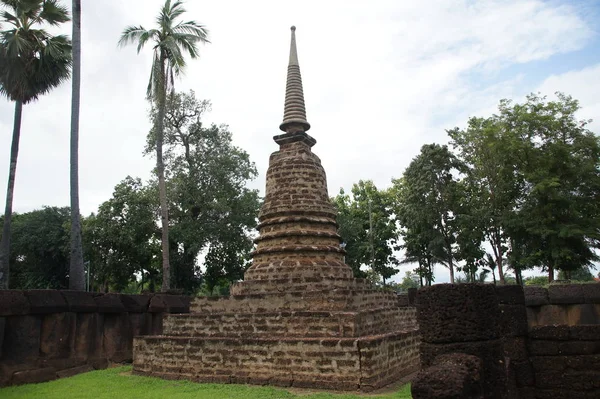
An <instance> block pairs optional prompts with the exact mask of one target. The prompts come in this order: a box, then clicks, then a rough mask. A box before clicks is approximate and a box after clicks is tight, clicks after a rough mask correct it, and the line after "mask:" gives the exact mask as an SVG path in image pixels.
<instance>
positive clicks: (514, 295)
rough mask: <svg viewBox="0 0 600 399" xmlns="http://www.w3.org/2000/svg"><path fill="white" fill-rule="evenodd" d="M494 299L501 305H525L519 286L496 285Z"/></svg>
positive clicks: (523, 295)
mask: <svg viewBox="0 0 600 399" xmlns="http://www.w3.org/2000/svg"><path fill="white" fill-rule="evenodd" d="M495 288H496V297H497V298H498V303H499V304H502V305H525V294H524V292H523V287H522V286H520V285H496V286H495Z"/></svg>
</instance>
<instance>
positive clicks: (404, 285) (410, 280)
mask: <svg viewBox="0 0 600 399" xmlns="http://www.w3.org/2000/svg"><path fill="white" fill-rule="evenodd" d="M419 278H420V277H419V275H418V274H417V273H414V272H410V271H409V272H406V273H405V274H404V278H403V279H402V281H401V282H400V284H399V285H398V287H399V288H400V289H401V290H402V291H404V292H406V291H408V289H409V288H419Z"/></svg>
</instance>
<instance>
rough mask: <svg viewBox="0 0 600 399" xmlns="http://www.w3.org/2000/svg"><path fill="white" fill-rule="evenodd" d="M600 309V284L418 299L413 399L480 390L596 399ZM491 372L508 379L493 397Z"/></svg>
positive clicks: (433, 292)
mask: <svg viewBox="0 0 600 399" xmlns="http://www.w3.org/2000/svg"><path fill="white" fill-rule="evenodd" d="M490 290H491V291H490ZM486 291H489V292H486ZM492 291H494V292H495V302H496V303H495V304H493V303H492V302H491V298H492V297H491V292H492ZM458 294H460V295H458ZM461 297H462V299H461ZM599 304H600V284H583V285H582V284H577V285H575V284H573V285H552V286H550V288H548V289H544V288H541V287H525V290H523V288H522V287H520V286H498V287H495V288H494V287H493V286H491V285H488V286H483V285H472V284H468V285H463V286H462V287H461V286H460V285H459V286H453V285H449V284H448V285H439V286H434V287H431V288H427V289H424V290H421V291H419V294H418V301H417V306H418V313H417V315H418V321H419V326H420V331H421V332H422V334H423V343H422V344H421V364H422V366H423V370H422V371H421V372H420V373H419V375H418V376H417V379H416V380H415V381H414V382H413V397H414V398H415V399H423V398H428V399H432V398H438V399H441V398H454V397H461V398H479V397H481V390H482V389H483V390H484V397H486V398H487V397H501V398H511V399H512V398H521V399H529V398H531V399H533V398H537V399H546V398H547V399H550V398H552V399H561V398H568V399H571V398H583V399H587V398H590V399H591V398H600V324H599V322H598V306H599ZM477 314H478V315H479V316H478V317H479V318H474V315H477ZM494 320H496V321H494ZM473 356H475V357H474V358H473ZM486 364H488V366H486ZM490 365H491V366H490ZM486 368H487V370H488V371H486ZM450 371H454V372H452V373H451V372H450ZM489 371H492V372H493V374H494V375H501V376H506V381H505V386H504V387H502V381H498V380H496V381H492V382H493V385H492V387H494V389H496V390H495V391H494V392H493V393H490V392H488V393H485V390H486V385H489V380H488V378H489V377H490V376H491V374H489ZM488 388H489V386H488ZM453 395H454V396H453Z"/></svg>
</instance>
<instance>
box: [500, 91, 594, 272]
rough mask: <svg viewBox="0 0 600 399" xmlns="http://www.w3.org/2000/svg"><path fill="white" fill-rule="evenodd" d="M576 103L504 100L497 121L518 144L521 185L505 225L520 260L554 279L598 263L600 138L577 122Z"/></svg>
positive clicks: (534, 97)
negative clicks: (557, 272)
mask: <svg viewBox="0 0 600 399" xmlns="http://www.w3.org/2000/svg"><path fill="white" fill-rule="evenodd" d="M579 108H580V107H579V103H578V102H577V101H576V100H574V99H573V98H571V97H570V96H566V95H564V94H561V93H557V100H555V101H548V100H547V98H546V97H540V96H537V95H530V96H528V97H527V101H526V102H525V103H523V104H512V103H510V102H508V101H504V102H502V103H501V105H500V117H501V119H502V121H503V122H504V124H505V125H506V126H508V127H510V130H511V131H512V132H513V134H514V135H516V136H517V138H518V139H519V140H520V146H519V147H517V150H516V151H515V153H516V155H517V156H519V157H520V159H521V162H520V168H521V174H522V175H523V178H524V181H525V182H526V184H525V185H524V188H523V196H522V200H521V202H520V203H519V206H518V208H517V212H516V213H515V216H514V218H513V219H512V220H511V221H510V227H511V229H512V233H513V234H512V235H513V236H514V238H515V239H519V242H516V245H515V247H517V246H518V247H519V248H520V249H521V251H523V249H525V250H526V252H525V253H523V254H521V255H522V257H523V259H524V260H525V261H526V262H527V263H528V264H529V265H539V266H542V267H543V268H544V269H545V270H547V271H548V274H549V280H550V281H552V280H554V271H555V270H562V271H564V272H566V273H567V274H568V273H569V272H570V271H572V270H578V269H580V268H581V267H587V266H590V265H591V264H592V262H594V261H596V260H598V256H597V255H596V254H595V252H594V247H596V248H597V247H598V243H599V242H600V204H599V203H598V198H599V197H600V139H599V138H598V136H596V135H594V134H593V133H592V132H591V131H589V130H588V129H587V128H586V125H587V123H588V122H589V121H581V120H578V119H577V118H576V113H577V111H578V110H579ZM513 249H514V248H513Z"/></svg>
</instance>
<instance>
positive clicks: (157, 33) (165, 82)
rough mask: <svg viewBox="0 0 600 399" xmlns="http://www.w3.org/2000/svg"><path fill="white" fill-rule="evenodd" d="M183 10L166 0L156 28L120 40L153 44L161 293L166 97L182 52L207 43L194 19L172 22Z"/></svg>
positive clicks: (165, 247)
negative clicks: (160, 234)
mask: <svg viewBox="0 0 600 399" xmlns="http://www.w3.org/2000/svg"><path fill="white" fill-rule="evenodd" d="M183 13H185V9H184V8H183V2H181V1H175V2H173V3H171V0H166V1H165V4H164V5H163V6H162V8H161V10H160V13H159V14H158V16H157V17H156V22H157V24H158V27H157V28H155V29H150V30H146V29H145V28H144V27H143V26H129V27H127V28H125V30H124V31H123V33H122V35H121V39H120V40H119V45H120V46H125V45H127V44H129V43H136V42H137V51H138V53H139V52H140V51H141V49H142V48H143V47H144V46H145V45H146V43H148V42H149V41H152V43H153V44H154V47H153V49H154V59H153V62H152V67H151V69H150V81H149V83H148V89H147V91H146V96H147V97H148V99H149V100H151V101H153V102H154V103H155V106H156V107H157V108H158V116H157V118H156V120H155V121H154V130H155V131H156V170H157V174H158V188H159V197H160V213H161V226H162V238H161V240H162V259H163V283H162V291H163V292H166V291H168V290H169V288H170V273H171V271H170V269H171V268H170V265H169V212H168V208H167V188H166V185H165V165H164V162H163V153H162V151H163V135H164V119H165V113H166V98H167V93H168V92H171V91H173V85H174V77H175V76H178V75H180V74H181V73H182V72H183V70H184V69H185V65H186V62H185V58H184V52H186V53H187V54H188V55H189V56H190V58H192V59H195V58H198V56H199V52H198V47H197V43H210V42H209V40H208V30H207V29H206V27H204V26H203V25H200V24H198V23H196V22H195V21H187V22H178V23H176V22H175V20H176V19H177V18H178V17H180V16H181V15H182V14H183Z"/></svg>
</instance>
